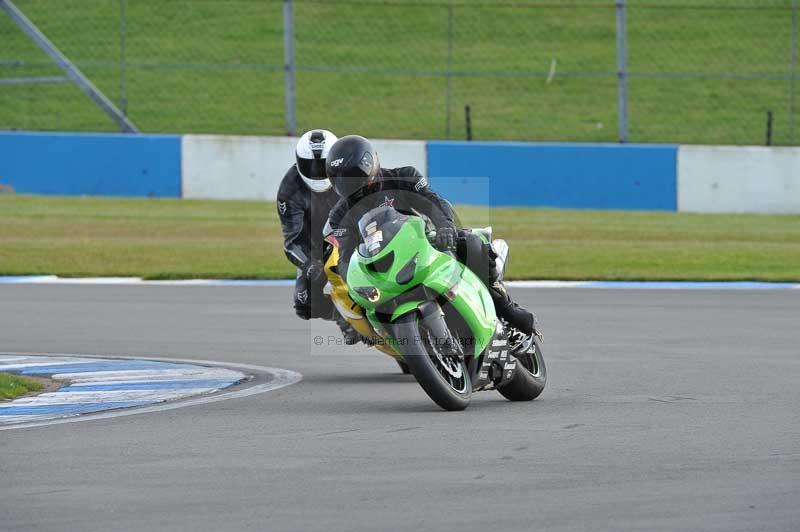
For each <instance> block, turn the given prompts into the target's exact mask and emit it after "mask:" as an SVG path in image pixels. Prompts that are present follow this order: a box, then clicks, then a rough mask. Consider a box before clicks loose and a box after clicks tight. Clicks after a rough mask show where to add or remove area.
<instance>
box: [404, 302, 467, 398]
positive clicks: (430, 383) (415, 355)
mask: <svg viewBox="0 0 800 532" xmlns="http://www.w3.org/2000/svg"><path fill="white" fill-rule="evenodd" d="M394 332H395V339H396V340H397V342H398V347H399V349H400V350H401V351H402V353H403V360H404V361H405V363H406V365H407V366H408V369H409V370H410V371H411V374H412V375H414V378H415V379H417V382H418V383H419V385H420V386H422V389H423V390H425V393H427V394H428V396H429V397H430V398H431V399H433V401H434V402H435V403H436V404H437V405H439V406H440V407H442V408H444V409H445V410H451V411H455V410H464V409H465V408H467V406H469V403H470V399H471V397H472V381H471V380H470V377H469V372H468V371H467V367H466V365H465V364H464V359H463V357H461V356H456V355H452V354H449V353H447V352H444V351H446V350H445V349H443V348H442V347H443V345H444V343H443V342H442V341H441V340H440V339H438V338H436V337H435V336H434V335H433V333H432V332H431V331H430V329H429V328H428V327H426V326H425V325H424V323H423V322H421V321H420V320H419V319H418V316H417V315H416V314H413V313H412V314H408V315H405V316H402V317H401V318H399V319H398V320H397V321H396V322H395V323H394Z"/></svg>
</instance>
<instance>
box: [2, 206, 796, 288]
mask: <svg viewBox="0 0 800 532" xmlns="http://www.w3.org/2000/svg"><path fill="white" fill-rule="evenodd" d="M457 210H458V213H459V215H460V217H461V220H462V222H463V224H464V225H465V226H484V225H492V226H494V229H495V235H496V236H497V237H499V238H505V239H507V240H508V241H509V244H510V246H511V263H510V269H509V271H508V276H509V278H512V279H569V280H571V279H597V280H696V281H708V280H729V281H733V280H760V281H800V216H796V215H791V216H772V215H769V216H767V215H709V214H689V213H656V212H627V211H625V212H623V211H569V210H553V209H487V208H479V207H458V209H457ZM27 274H56V275H61V276H68V277H84V276H141V277H145V278H148V279H179V278H201V277H211V278H239V279H241V278H291V277H293V275H294V267H293V266H291V265H290V264H289V262H288V261H287V260H286V258H285V257H284V255H283V249H282V239H281V231H280V225H279V222H278V217H277V213H276V209H275V204H274V202H259V201H198V200H162V199H158V200H154V199H111V198H61V197H38V196H14V195H0V275H27Z"/></svg>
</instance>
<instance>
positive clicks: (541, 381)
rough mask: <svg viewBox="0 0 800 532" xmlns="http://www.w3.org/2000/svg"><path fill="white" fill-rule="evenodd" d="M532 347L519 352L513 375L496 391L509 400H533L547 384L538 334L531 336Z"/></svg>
mask: <svg viewBox="0 0 800 532" xmlns="http://www.w3.org/2000/svg"><path fill="white" fill-rule="evenodd" d="M533 347H534V348H533V349H532V350H529V351H533V352H532V353H531V352H525V353H520V354H517V355H514V356H516V358H517V369H516V371H515V372H514V377H513V378H512V379H511V380H510V381H509V382H508V383H506V384H504V385H503V386H502V387H501V386H498V387H497V391H498V392H500V394H501V395H502V396H503V397H505V398H506V399H508V400H509V401H533V400H534V399H536V398H537V397H539V395H541V393H542V392H543V391H544V387H545V385H546V384H547V368H546V367H545V364H544V355H543V353H542V343H541V341H540V340H539V337H538V336H534V337H533Z"/></svg>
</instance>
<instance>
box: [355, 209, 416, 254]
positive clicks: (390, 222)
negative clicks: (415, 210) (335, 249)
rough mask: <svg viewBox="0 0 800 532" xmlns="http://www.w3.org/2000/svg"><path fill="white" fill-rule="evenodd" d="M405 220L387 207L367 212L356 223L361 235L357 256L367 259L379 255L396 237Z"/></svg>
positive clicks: (402, 215) (401, 215) (406, 217)
mask: <svg viewBox="0 0 800 532" xmlns="http://www.w3.org/2000/svg"><path fill="white" fill-rule="evenodd" d="M406 220H408V216H406V215H405V214H401V213H399V212H397V211H396V210H395V209H393V208H392V207H388V206H381V207H376V208H374V209H372V210H370V211H368V212H367V213H366V214H365V215H364V216H362V217H361V219H360V220H359V221H358V231H359V233H360V234H361V244H360V245H359V246H358V253H359V255H361V256H362V257H366V258H369V257H374V256H375V255H377V254H378V253H380V252H381V250H382V249H383V248H384V247H385V246H387V245H388V244H389V242H391V241H392V239H393V238H394V237H395V235H397V233H398V232H399V231H400V229H401V228H402V227H403V224H404V223H405V222H406Z"/></svg>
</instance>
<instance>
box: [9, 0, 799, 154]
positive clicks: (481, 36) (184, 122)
mask: <svg viewBox="0 0 800 532" xmlns="http://www.w3.org/2000/svg"><path fill="white" fill-rule="evenodd" d="M4 1H6V0H0V3H2V2H4ZM14 4H15V5H16V6H17V7H18V8H19V10H20V11H21V12H23V13H24V14H25V15H26V16H27V17H28V18H29V19H30V21H31V22H32V23H33V24H35V25H36V26H37V27H38V28H39V29H40V30H41V31H42V33H43V34H44V35H45V36H47V37H48V38H49V39H50V41H52V43H53V44H54V45H55V46H56V47H58V48H59V49H60V50H61V52H63V54H64V55H65V56H66V57H67V58H69V59H70V60H71V61H72V62H73V63H74V64H75V65H76V67H77V68H78V69H80V70H81V71H82V72H83V73H84V74H85V75H86V77H87V78H89V79H90V80H91V81H92V82H93V83H94V84H95V85H96V86H97V87H98V88H99V89H100V90H101V91H102V92H103V93H104V94H105V95H106V96H107V97H108V99H109V100H111V101H112V102H113V103H114V104H116V106H117V107H118V108H119V109H120V111H121V112H122V113H124V114H125V115H126V116H127V117H128V118H129V119H130V120H131V121H132V122H133V123H135V124H136V126H137V127H138V128H139V129H140V130H141V131H143V132H167V133H224V134H257V135H285V134H287V133H290V132H301V131H303V130H306V129H311V128H315V127H325V128H328V129H331V130H333V131H335V132H336V133H339V134H347V133H360V134H363V135H366V136H372V137H382V138H410V139H448V138H449V139H465V138H468V137H471V138H473V139H476V140H500V139H502V140H559V141H587V142H595V141H598V142H609V141H610V142H616V141H619V140H622V139H624V140H627V141H629V142H675V143H678V142H680V143H705V144H765V143H770V144H775V145H798V144H800V124H797V117H796V115H797V107H798V106H800V83H799V82H800V73H798V23H799V22H800V21H798V15H799V14H800V13H799V11H800V6H798V0H727V1H720V0H693V1H689V0H627V1H621V0H619V1H617V2H613V1H609V0H603V1H600V0H597V1H595V0H586V1H581V2H577V1H565V0H549V1H520V2H513V1H508V2H505V1H499V2H489V1H488V0H452V1H448V0H431V1H416V0H407V1H402V0H294V1H292V2H288V1H286V2H284V1H275V0H149V1H147V2H145V1H138V0H14ZM0 43H2V46H0V129H26V130H70V131H72V130H74V131H113V130H117V124H115V123H114V121H112V120H111V119H109V117H108V116H106V114H104V113H103V112H102V111H101V110H100V109H99V108H98V107H97V106H95V105H93V103H92V102H91V100H89V99H88V98H87V97H86V96H85V95H84V94H83V93H82V92H81V90H80V89H79V88H78V87H77V86H76V85H75V84H73V83H69V82H67V81H66V80H65V75H64V73H63V72H62V70H60V69H59V68H57V67H56V66H55V65H54V64H53V62H52V61H51V60H50V59H49V58H48V57H47V55H45V54H44V53H43V52H42V50H41V49H40V48H38V47H37V45H36V44H35V43H34V42H33V41H32V40H31V39H29V38H28V37H26V36H25V34H24V33H23V32H22V31H21V30H20V28H19V27H17V25H15V24H14V23H13V22H12V20H11V19H10V18H9V17H7V16H4V14H3V13H2V12H0Z"/></svg>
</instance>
